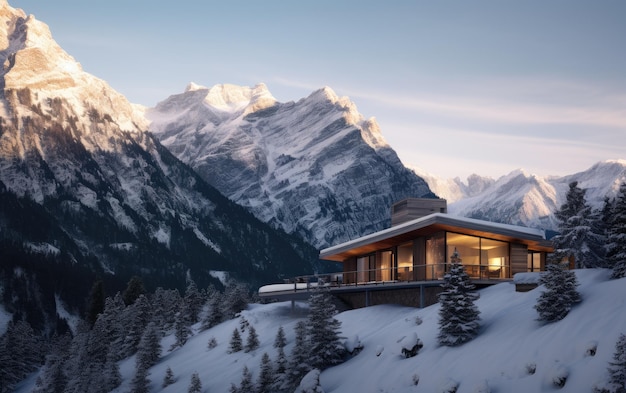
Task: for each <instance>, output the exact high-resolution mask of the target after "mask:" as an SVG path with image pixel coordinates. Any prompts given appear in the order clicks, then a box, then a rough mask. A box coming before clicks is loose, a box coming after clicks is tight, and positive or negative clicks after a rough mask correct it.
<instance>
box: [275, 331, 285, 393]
mask: <svg viewBox="0 0 626 393" xmlns="http://www.w3.org/2000/svg"><path fill="white" fill-rule="evenodd" d="M286 345H287V338H286V337H285V329H283V327H282V326H281V327H279V328H278V331H277V332H276V338H275V339H274V348H276V352H277V355H276V361H275V362H274V363H275V364H276V366H275V370H274V383H273V384H272V391H274V392H280V391H281V389H282V387H283V386H286V385H287V365H288V361H287V356H286V355H285V346H286Z"/></svg>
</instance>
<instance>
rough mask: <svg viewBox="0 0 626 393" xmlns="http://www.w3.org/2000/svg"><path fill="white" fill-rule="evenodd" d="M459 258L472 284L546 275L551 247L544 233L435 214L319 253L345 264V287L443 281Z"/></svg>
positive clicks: (328, 258) (322, 257) (321, 255)
mask: <svg viewBox="0 0 626 393" xmlns="http://www.w3.org/2000/svg"><path fill="white" fill-rule="evenodd" d="M454 250H457V252H460V254H461V260H462V262H461V263H462V264H463V265H464V266H465V267H466V271H467V272H468V274H469V275H470V277H472V278H473V279H478V280H490V279H509V278H512V277H513V275H514V274H515V273H520V272H527V271H536V270H544V266H545V258H546V253H549V252H552V251H553V249H552V244H551V242H549V241H547V240H546V239H545V235H544V233H543V231H540V230H536V229H531V228H526V227H521V226H514V225H504V224H496V223H491V222H488V221H482V220H476V219H469V218H462V217H454V216H450V215H448V214H442V213H433V214H429V215H427V216H425V217H421V218H418V219H414V220H410V221H406V222H403V223H401V224H398V225H395V226H392V227H391V228H389V229H386V230H383V231H380V232H377V233H374V234H371V235H367V236H364V237H362V238H359V239H355V240H353V241H349V242H346V243H343V244H340V245H337V246H334V247H330V248H327V249H325V250H322V251H321V252H320V258H321V259H326V260H332V261H338V262H342V263H343V272H344V274H343V282H344V283H345V284H357V283H362V282H380V281H406V282H412V281H413V282H415V281H428V280H438V279H441V278H442V277H443V275H444V274H445V272H446V271H447V265H448V263H449V260H450V255H451V254H452V252H453V251H454Z"/></svg>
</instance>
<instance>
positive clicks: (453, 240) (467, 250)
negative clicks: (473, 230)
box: [446, 232, 480, 277]
mask: <svg viewBox="0 0 626 393" xmlns="http://www.w3.org/2000/svg"><path fill="white" fill-rule="evenodd" d="M446 246H447V258H446V261H447V262H448V263H449V262H450V256H451V255H452V253H454V250H455V249H456V250H457V252H458V253H459V256H460V257H461V264H462V265H463V266H465V271H466V272H467V274H468V275H469V276H470V277H480V238H478V237H475V236H467V235H461V234H458V233H451V232H448V233H447V234H446Z"/></svg>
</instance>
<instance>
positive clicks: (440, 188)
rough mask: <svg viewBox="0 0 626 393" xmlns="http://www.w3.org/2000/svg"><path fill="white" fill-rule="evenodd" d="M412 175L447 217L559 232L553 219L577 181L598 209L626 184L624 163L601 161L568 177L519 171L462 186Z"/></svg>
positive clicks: (419, 171) (420, 172)
mask: <svg viewBox="0 0 626 393" xmlns="http://www.w3.org/2000/svg"><path fill="white" fill-rule="evenodd" d="M413 170H414V171H415V172H416V173H417V174H418V175H419V176H420V177H422V178H424V179H425V180H426V182H427V183H428V185H429V187H430V189H431V190H433V192H435V193H436V194H437V195H439V196H441V197H442V198H445V199H447V200H448V204H449V205H448V212H449V213H450V214H454V215H458V216H464V217H473V218H481V219H486V220H489V221H495V222H504V223H510V224H519V225H525V226H530V227H537V228H543V229H553V230H555V229H557V222H556V220H555V218H554V215H553V214H554V212H555V211H556V210H557V209H558V208H560V206H561V205H562V204H563V203H564V202H565V195H566V194H567V190H568V188H569V187H568V185H569V183H571V182H573V181H577V182H578V186H579V187H580V188H584V189H586V190H587V191H586V198H587V202H588V203H589V205H590V206H592V207H593V208H596V209H597V208H601V207H602V205H603V203H604V198H605V197H607V196H608V197H609V198H613V197H615V195H616V193H617V191H618V189H619V185H620V184H621V183H622V182H624V181H626V160H606V161H602V162H599V163H597V164H595V165H593V166H592V167H591V168H589V169H587V170H585V171H582V172H579V173H575V174H572V175H567V176H537V175H534V174H529V173H527V172H525V171H524V170H521V169H519V170H516V171H513V172H511V173H509V174H508V175H506V176H502V177H501V178H499V179H497V180H495V181H494V180H493V179H490V178H484V177H480V176H478V175H472V176H470V177H469V178H468V179H467V181H466V182H463V181H461V180H460V179H459V178H455V179H441V178H438V177H437V176H434V175H430V174H428V173H426V172H425V171H424V170H422V169H417V168H413Z"/></svg>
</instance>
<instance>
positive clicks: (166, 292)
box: [151, 288, 182, 335]
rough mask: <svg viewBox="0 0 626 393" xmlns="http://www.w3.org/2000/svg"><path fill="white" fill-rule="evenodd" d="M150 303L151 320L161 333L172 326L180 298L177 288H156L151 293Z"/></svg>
mask: <svg viewBox="0 0 626 393" xmlns="http://www.w3.org/2000/svg"><path fill="white" fill-rule="evenodd" d="M151 303H152V305H153V313H152V320H153V321H154V322H155V323H156V325H157V326H158V327H159V328H160V330H161V334H162V335H163V334H165V333H166V332H169V331H170V330H171V329H172V328H173V327H174V324H175V323H176V315H177V314H178V312H179V309H180V305H181V303H182V298H181V297H180V293H179V292H178V290H177V289H163V288H157V289H156V291H154V294H153V295H152V299H151Z"/></svg>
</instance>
